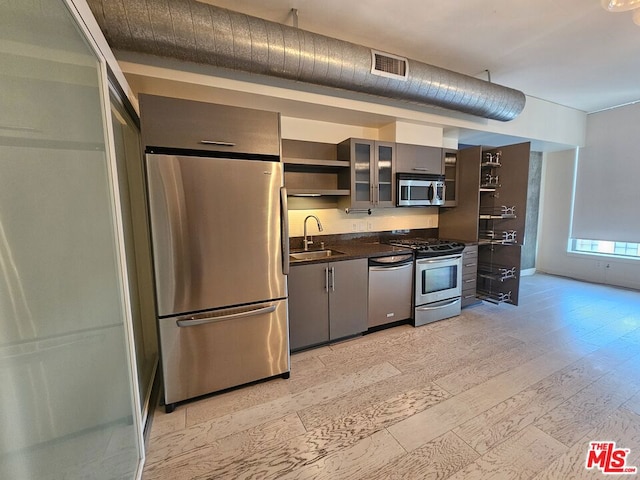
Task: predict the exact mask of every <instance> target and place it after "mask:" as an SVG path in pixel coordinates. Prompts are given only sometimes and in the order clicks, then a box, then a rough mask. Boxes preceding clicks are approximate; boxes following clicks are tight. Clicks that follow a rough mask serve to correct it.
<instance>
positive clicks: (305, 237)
mask: <svg viewBox="0 0 640 480" xmlns="http://www.w3.org/2000/svg"><path fill="white" fill-rule="evenodd" d="M310 218H315V220H316V223H317V224H318V231H319V232H321V231H322V224H321V223H320V219H318V217H316V216H315V215H309V216H307V218H305V219H304V240H302V244H303V245H304V251H305V252H306V251H307V250H309V245H313V240H311V239H309V238H307V220H309V219H310Z"/></svg>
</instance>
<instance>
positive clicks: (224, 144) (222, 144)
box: [200, 140, 236, 147]
mask: <svg viewBox="0 0 640 480" xmlns="http://www.w3.org/2000/svg"><path fill="white" fill-rule="evenodd" d="M200 143H202V144H203V145H217V146H219V147H235V146H236V144H235V143H231V142H217V141H215V140H200Z"/></svg>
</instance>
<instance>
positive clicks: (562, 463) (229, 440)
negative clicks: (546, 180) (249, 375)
mask: <svg viewBox="0 0 640 480" xmlns="http://www.w3.org/2000/svg"><path fill="white" fill-rule="evenodd" d="M596 440H613V441H615V442H617V446H618V447H621V448H627V449H630V454H629V457H628V463H627V465H633V466H638V467H640V293H639V292H636V291H630V290H624V289H617V288H612V287H607V286H601V285H593V284H588V283H582V282H577V281H573V280H569V279H565V278H560V277H554V276H548V275H541V274H536V275H534V276H531V277H523V278H522V280H521V294H520V306H518V307H513V306H510V305H500V306H496V305H491V304H482V305H479V306H476V307H472V308H468V309H465V310H463V312H462V315H460V316H459V317H456V318H453V319H449V320H444V321H441V322H437V323H434V324H430V325H426V326H424V327H420V328H413V327H410V326H401V327H396V328H392V329H388V330H384V331H381V332H378V333H375V334H371V335H366V336H363V337H358V338H356V339H353V340H349V341H346V342H342V343H339V344H335V345H331V346H327V347H322V348H318V349H315V350H309V351H306V352H303V353H299V354H294V355H293V356H292V358H291V378H290V379H289V380H282V379H277V380H272V381H268V382H264V383H259V384H257V385H253V386H250V387H246V388H242V389H238V390H234V391H231V392H227V393H224V394H219V395H213V396H210V397H208V398H204V399H201V400H197V401H193V402H189V403H185V404H183V405H179V406H178V407H177V409H176V410H175V412H173V413H172V414H169V415H166V414H165V413H164V411H163V410H162V409H160V408H158V409H157V410H156V412H155V416H154V421H153V425H152V429H151V433H150V440H149V444H148V449H147V460H146V467H145V471H144V479H145V480H161V479H168V480H179V479H234V480H235V479H244V478H251V479H270V478H277V479H309V478H318V479H321V478H322V479H339V480H343V479H368V480H371V479H380V480H382V479H385V480H386V479H445V478H450V479H465V480H468V479H503V478H504V479H511V478H513V479H528V478H535V479H563V480H565V479H573V478H575V479H582V478H605V477H604V475H603V474H602V473H601V472H600V471H598V470H592V471H587V470H586V469H585V461H586V455H587V450H588V447H589V442H590V441H596ZM639 475H640V474H639ZM633 477H635V476H631V478H633Z"/></svg>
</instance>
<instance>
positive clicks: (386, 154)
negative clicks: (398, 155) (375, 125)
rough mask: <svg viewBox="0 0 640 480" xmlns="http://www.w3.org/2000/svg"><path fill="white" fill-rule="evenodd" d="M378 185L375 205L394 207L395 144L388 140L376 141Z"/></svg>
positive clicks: (375, 188) (376, 186) (375, 190)
mask: <svg viewBox="0 0 640 480" xmlns="http://www.w3.org/2000/svg"><path fill="white" fill-rule="evenodd" d="M375 147H376V158H375V165H376V178H377V181H376V185H375V187H374V192H375V206H376V207H393V206H395V183H394V181H393V180H394V178H395V175H394V173H395V144H394V143H387V142H376V143H375Z"/></svg>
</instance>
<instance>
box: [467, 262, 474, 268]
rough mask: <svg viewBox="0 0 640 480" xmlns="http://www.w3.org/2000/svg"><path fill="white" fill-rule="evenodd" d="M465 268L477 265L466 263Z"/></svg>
mask: <svg viewBox="0 0 640 480" xmlns="http://www.w3.org/2000/svg"><path fill="white" fill-rule="evenodd" d="M464 266H465V268H466V267H475V266H476V264H475V263H465V264H464Z"/></svg>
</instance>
